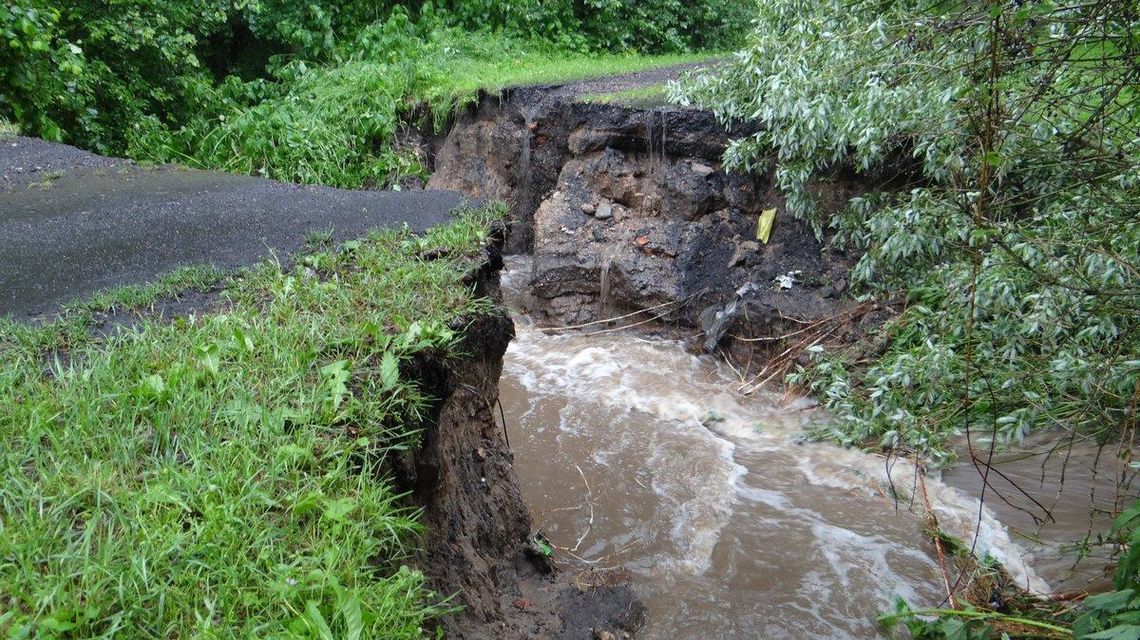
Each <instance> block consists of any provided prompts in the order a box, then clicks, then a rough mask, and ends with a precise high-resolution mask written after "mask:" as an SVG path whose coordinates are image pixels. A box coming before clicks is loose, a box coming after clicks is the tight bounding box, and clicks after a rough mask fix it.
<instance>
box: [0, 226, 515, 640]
mask: <svg viewBox="0 0 1140 640" xmlns="http://www.w3.org/2000/svg"><path fill="white" fill-rule="evenodd" d="M501 215H502V209H501V208H493V209H482V210H478V211H473V212H469V213H466V214H464V215H463V216H462V217H461V219H460V220H458V221H457V222H455V223H454V224H452V225H449V226H446V227H442V228H438V229H435V230H433V231H430V232H429V233H428V234H427V235H426V237H424V238H414V237H412V236H410V234H408V233H407V232H402V231H395V232H387V233H383V234H377V235H373V236H371V237H369V238H367V239H365V240H361V241H355V242H349V243H345V244H344V245H342V246H341V247H339V248H332V247H325V248H323V249H322V250H318V251H316V252H314V253H310V254H308V255H306V256H304V257H303V258H302V259H301V260H299V261H298V265H297V267H296V269H294V270H292V271H290V272H282V271H281V270H280V268H279V267H278V266H277V265H275V264H272V263H264V264H262V265H260V266H258V267H255V268H251V269H249V270H246V271H243V272H240V273H238V274H236V275H234V276H232V277H230V278H229V279H228V280H226V281H225V289H224V292H223V296H224V297H225V298H226V299H227V309H226V311H225V312H224V313H216V314H210V315H203V316H200V317H195V316H190V317H187V318H185V319H181V320H177V321H175V322H173V323H163V322H158V321H155V320H144V321H143V322H142V324H140V325H138V326H136V327H135V328H133V329H131V330H128V331H126V332H123V333H121V334H118V335H115V336H112V337H108V338H105V339H90V338H88V339H84V338H83V337H82V335H81V333H82V329H83V328H84V322H85V318H88V317H89V313H90V311H91V309H93V308H106V306H107V305H132V306H133V305H140V304H142V305H145V304H148V301H152V300H154V299H155V298H156V296H160V295H163V294H169V293H171V292H172V291H174V290H177V289H178V288H179V287H184V286H205V285H206V284H207V283H210V282H211V281H212V282H213V283H214V284H216V282H217V280H216V278H215V276H216V275H217V274H216V273H211V272H209V271H208V270H202V269H191V270H186V271H184V272H182V273H179V274H175V275H174V276H173V277H172V278H170V279H168V280H167V281H165V282H164V283H160V284H159V285H156V286H154V287H151V288H145V289H138V288H132V289H128V290H120V291H119V292H116V293H112V294H107V295H105V296H101V297H100V298H99V299H98V300H96V301H94V302H92V303H90V304H88V305H86V306H84V305H80V306H77V307H73V308H72V309H71V310H69V311H67V312H66V313H65V314H64V316H63V317H62V318H61V319H60V320H58V321H57V322H54V323H50V324H48V325H45V326H41V327H27V326H22V325H16V324H13V323H10V322H9V323H6V324H4V325H2V326H0V394H2V395H0V437H2V438H3V442H4V448H3V449H2V450H0V473H2V474H3V478H4V480H3V482H2V484H0V635H5V636H7V637H36V638H61V637H111V636H115V635H126V636H130V637H139V638H169V637H190V636H193V637H217V638H230V637H277V638H280V637H300V638H308V637H320V638H332V637H337V638H381V637H383V638H415V637H420V635H421V632H422V628H423V626H424V625H425V624H427V621H428V620H429V619H430V618H431V617H432V616H435V615H438V614H440V613H441V612H442V611H443V609H442V608H441V606H440V604H439V603H440V599H439V598H438V597H437V596H435V595H433V594H431V593H430V592H429V591H428V590H427V589H426V588H425V586H424V578H423V576H422V575H421V574H420V573H419V572H417V571H415V570H412V569H409V568H407V567H406V566H405V565H404V559H405V558H406V557H407V555H408V554H409V553H410V552H412V551H413V550H414V549H415V547H416V544H417V535H418V534H419V533H420V525H419V524H418V523H417V522H416V513H415V512H414V511H413V510H411V509H409V508H407V507H405V506H404V505H403V504H402V502H401V496H399V495H397V494H396V493H395V492H394V490H393V489H392V487H391V485H390V484H389V483H388V482H387V481H386V480H385V464H384V460H385V455H386V454H388V453H389V452H392V451H396V450H403V449H407V448H409V447H414V446H416V441H417V429H418V427H419V424H420V421H421V419H422V418H423V416H424V411H425V409H426V408H427V406H428V403H429V402H430V399H429V398H426V397H425V396H424V395H423V394H422V393H421V392H420V390H419V388H418V387H417V383H416V381H415V380H411V379H407V378H406V377H405V376H404V375H402V374H401V368H402V365H403V364H404V363H406V362H408V360H409V359H410V358H411V357H412V356H413V355H414V354H417V353H424V352H433V353H437V354H440V355H444V354H448V353H451V352H453V351H454V349H455V348H456V344H457V341H458V339H459V334H458V332H457V330H456V329H454V327H456V326H457V324H456V323H461V322H462V321H463V320H464V319H466V318H470V317H472V316H473V315H474V314H478V313H481V312H484V311H486V310H487V308H488V306H487V305H488V303H487V302H486V301H484V300H479V299H475V298H473V297H472V293H471V291H470V290H469V289H468V288H466V287H464V286H463V285H462V284H461V279H462V275H463V274H464V273H466V272H467V271H468V270H470V269H471V268H472V267H473V266H474V265H475V264H476V263H477V261H478V260H479V259H480V258H479V255H480V247H481V245H482V244H483V242H484V241H485V238H486V228H487V225H488V223H489V222H490V220H491V219H492V218H494V217H496V216H501ZM424 246H432V247H436V246H446V247H448V248H449V249H450V252H449V253H448V255H447V257H445V258H443V259H437V260H433V261H424V260H422V259H420V258H419V257H418V255H419V253H420V252H421V248H422V247H424ZM314 274H315V275H314ZM212 279H213V280H212ZM211 286H212V285H211ZM60 336H69V338H68V339H60ZM45 347H50V349H49V350H47V351H46V352H45Z"/></svg>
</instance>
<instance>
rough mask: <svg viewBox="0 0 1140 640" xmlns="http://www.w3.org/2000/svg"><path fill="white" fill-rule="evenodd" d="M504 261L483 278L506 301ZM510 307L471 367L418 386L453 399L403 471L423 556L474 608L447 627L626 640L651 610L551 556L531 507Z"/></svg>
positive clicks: (486, 332)
mask: <svg viewBox="0 0 1140 640" xmlns="http://www.w3.org/2000/svg"><path fill="white" fill-rule="evenodd" d="M502 264H503V263H502V260H501V259H500V258H498V254H497V253H495V252H492V253H491V254H490V256H489V259H488V262H487V264H486V266H485V267H484V268H483V269H482V270H480V271H479V272H478V273H477V274H474V275H473V277H472V279H471V286H474V287H476V288H477V290H478V291H479V293H480V295H485V296H489V297H491V298H493V299H495V300H500V299H501V293H500V289H499V271H500V269H501V268H502ZM514 334H515V331H514V324H513V323H512V321H511V319H510V317H509V316H508V315H507V314H506V312H505V311H504V310H500V311H498V312H496V313H495V314H492V315H489V316H487V317H484V318H480V319H478V320H477V321H476V322H475V323H474V324H472V325H470V326H468V327H467V328H466V330H465V334H464V335H465V337H464V341H463V344H462V345H461V347H460V352H462V353H465V354H469V355H468V356H467V357H465V358H463V359H462V360H461V361H458V362H457V361H454V360H452V361H435V360H424V361H421V362H418V363H417V364H416V369H417V370H416V372H415V373H414V377H415V378H416V379H419V380H421V381H422V383H423V384H424V385H425V389H426V390H427V391H428V392H429V393H430V394H432V395H433V396H435V397H438V398H441V400H440V402H439V403H438V404H437V405H436V406H435V407H434V408H433V411H432V415H431V417H430V418H429V420H428V423H427V425H426V428H425V431H424V434H423V446H422V447H421V449H420V450H419V451H416V452H414V453H413V454H411V455H410V456H408V457H407V459H406V460H405V461H404V463H403V465H401V469H402V471H401V478H402V480H403V482H404V483H405V484H406V486H407V488H408V490H409V491H411V495H412V500H413V502H414V503H415V504H417V505H419V506H421V507H422V508H423V510H424V511H423V523H424V525H425V526H426V528H427V537H426V539H425V541H426V546H425V548H424V550H423V552H422V555H421V562H422V566H423V570H424V572H425V573H426V574H427V575H428V576H429V579H430V580H431V582H432V585H433V587H434V588H436V589H437V590H438V591H439V592H440V593H443V594H455V600H454V602H455V604H457V605H460V606H462V607H463V609H462V611H459V612H458V613H456V614H454V615H452V616H448V617H446V618H444V619H443V620H442V621H441V622H442V623H443V625H444V626H445V628H446V629H447V630H448V633H449V637H455V638H477V639H482V638H486V639H488V640H489V639H492V638H563V639H566V640H591V639H592V638H594V637H595V635H596V634H598V633H609V634H613V635H612V636H610V637H624V636H625V635H626V634H628V633H632V632H634V631H636V629H637V628H638V627H639V626H640V625H641V623H642V616H643V610H644V607H643V606H642V604H641V603H640V602H639V601H638V600H637V598H636V597H635V596H634V595H633V592H632V591H631V590H630V589H629V588H628V587H627V586H623V585H616V586H608V587H603V588H592V589H582V588H580V587H579V586H578V585H576V584H575V583H574V581H573V578H574V576H573V575H572V574H569V573H559V572H556V571H555V570H554V567H553V565H552V564H551V563H550V561H549V560H548V559H547V558H546V555H545V554H544V552H543V551H542V550H541V548H540V544H539V543H537V542H535V541H534V540H533V539H532V534H533V533H535V532H534V529H533V527H532V523H531V517H530V513H529V511H528V509H527V507H526V504H525V503H524V502H523V498H522V494H521V491H520V487H519V480H518V477H517V476H516V474H515V470H514V454H513V453H512V451H511V449H510V447H509V446H508V445H507V442H506V439H505V433H506V432H505V427H504V425H501V424H500V423H499V420H498V418H497V416H498V415H499V412H498V410H497V409H496V406H497V405H498V399H499V389H498V384H499V377H500V375H501V373H502V370H503V355H504V353H505V352H506V350H507V345H508V344H509V343H510V341H511V339H512V338H513V337H514Z"/></svg>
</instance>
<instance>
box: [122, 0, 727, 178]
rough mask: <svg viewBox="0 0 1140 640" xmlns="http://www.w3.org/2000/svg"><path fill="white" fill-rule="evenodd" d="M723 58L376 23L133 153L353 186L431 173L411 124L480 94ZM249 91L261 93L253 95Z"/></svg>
mask: <svg viewBox="0 0 1140 640" xmlns="http://www.w3.org/2000/svg"><path fill="white" fill-rule="evenodd" d="M712 57H714V54H711V53H699V54H696V53H694V54H667V55H636V54H612V53H593V54H586V53H581V52H573V51H565V50H560V49H556V48H551V47H550V46H549V45H542V44H539V43H534V42H529V41H526V40H514V39H510V38H507V37H505V36H496V35H489V34H464V33H458V32H455V31H451V30H436V31H431V32H428V33H426V34H425V33H421V32H419V31H418V30H417V28H416V27H415V26H414V25H410V24H405V23H402V22H399V21H396V22H388V23H377V24H376V25H374V26H373V27H370V28H368V29H365V30H363V31H362V32H361V33H360V34H359V35H358V36H357V37H356V38H355V40H353V41H352V42H351V43H348V44H346V45H345V46H344V47H343V48H342V49H341V56H340V57H339V58H338V59H337V60H336V61H332V62H328V63H325V64H322V65H316V66H313V65H306V64H304V63H300V62H298V63H290V64H289V65H287V66H285V67H283V68H282V69H280V70H278V71H277V73H276V75H275V76H274V77H273V78H272V79H269V80H257V81H253V82H249V83H245V84H240V83H237V82H231V83H229V84H224V85H222V86H221V87H220V88H219V89H218V90H217V91H216V94H215V95H213V96H211V97H210V98H209V99H208V100H206V102H207V103H208V104H211V105H214V106H213V107H212V109H211V110H209V111H207V112H205V113H203V114H202V115H200V116H198V117H196V118H194V119H192V120H191V121H190V122H189V123H187V124H185V125H183V126H181V127H179V128H177V129H175V130H171V129H169V128H167V127H166V126H165V125H163V124H162V123H160V122H159V121H158V120H157V119H155V118H149V119H144V121H143V122H142V123H141V124H140V125H139V127H138V128H137V131H136V132H135V135H134V137H133V142H132V144H131V148H130V155H131V156H132V157H134V158H136V159H141V160H146V161H153V162H171V161H173V162H179V163H182V164H187V165H190V166H194V167H200V168H209V169H221V170H225V171H230V172H235V173H245V174H255V175H264V176H268V177H271V178H276V179H280V180H285V181H290V182H300V183H310V184H327V185H332V186H339V187H346V188H360V187H375V186H387V185H392V184H395V183H397V182H398V181H399V180H400V179H401V178H403V177H406V176H413V175H414V176H420V177H423V178H426V177H427V173H426V172H427V168H426V166H425V163H424V158H423V154H422V151H421V150H420V149H418V148H416V146H415V144H414V140H413V141H408V140H400V139H399V138H400V131H401V128H402V127H403V126H404V125H405V124H407V123H414V124H418V125H421V126H425V125H429V124H430V125H433V126H434V128H435V129H437V130H438V129H439V128H441V127H442V126H443V125H444V124H445V123H446V122H447V120H448V119H449V118H450V117H451V116H452V115H453V114H454V113H455V112H456V111H457V110H458V109H461V108H463V107H464V106H466V105H468V104H470V103H472V102H473V101H474V100H475V99H476V98H477V96H478V93H479V91H480V90H486V91H497V90H500V89H503V88H506V87H511V86H522V85H540V84H555V83H561V82H567V81H572V80H579V79H584V78H590V77H600V76H606V75H615V74H622V73H630V72H635V71H641V70H645V69H650V68H658V67H665V66H671V65H676V64H682V63H689V62H698V61H702V60H707V59H711V58H712ZM250 96H255V97H254V98H250Z"/></svg>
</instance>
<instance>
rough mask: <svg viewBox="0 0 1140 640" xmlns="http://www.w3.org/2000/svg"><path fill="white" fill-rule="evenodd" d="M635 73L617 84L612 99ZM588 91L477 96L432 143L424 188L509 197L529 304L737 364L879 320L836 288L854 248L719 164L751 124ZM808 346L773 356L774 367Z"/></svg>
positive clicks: (825, 193) (836, 189)
mask: <svg viewBox="0 0 1140 640" xmlns="http://www.w3.org/2000/svg"><path fill="white" fill-rule="evenodd" d="M674 77H675V74H674ZM665 79H668V78H665ZM663 81H664V79H662V78H657V77H651V78H648V79H646V80H645V81H644V82H648V83H651V84H652V83H660V82H663ZM644 82H642V83H639V82H637V79H633V81H632V82H626V83H624V84H621V83H618V84H617V85H616V86H617V87H618V89H619V93H617V94H616V95H617V96H619V97H620V95H621V92H620V90H621V89H625V90H627V91H628V90H629V88H630V87H634V88H636V87H639V86H644ZM602 86H603V87H604V86H605V85H602ZM598 90H599V86H598V85H597V84H596V83H580V84H577V85H569V86H560V87H533V88H520V89H514V90H509V91H505V92H503V93H502V94H500V95H486V96H484V97H483V98H482V100H481V101H480V102H479V103H478V105H476V106H474V107H472V108H471V109H469V110H468V111H467V112H466V113H464V114H462V115H461V116H460V117H459V118H458V119H457V121H456V122H455V124H454V126H453V127H452V128H451V130H450V133H449V134H448V135H447V136H446V137H443V138H439V139H436V140H435V141H434V142H433V143H432V145H431V154H430V155H431V158H432V160H433V166H434V171H435V172H434V174H433V176H432V179H431V181H430V182H429V187H431V188H439V189H453V190H457V191H460V192H463V193H466V194H468V195H472V196H477V197H487V198H496V199H502V200H505V201H507V202H510V203H511V204H512V218H511V220H512V227H513V228H512V233H511V241H510V243H509V245H508V249H509V251H510V252H512V253H520V254H533V258H534V259H533V263H532V264H533V272H532V274H531V278H530V282H531V287H530V288H531V290H532V292H533V294H534V295H533V297H532V299H531V301H530V304H529V308H528V309H527V311H528V312H530V313H532V314H533V315H535V316H536V317H537V318H540V319H541V320H543V321H544V322H546V323H548V324H551V325H555V326H563V327H566V326H570V327H579V328H587V329H590V330H608V329H610V328H614V327H617V326H628V325H633V324H637V325H638V326H645V325H648V326H649V327H658V328H662V327H668V328H673V329H678V330H680V332H681V333H683V334H685V335H693V334H694V333H696V334H698V336H697V337H698V339H697V340H695V341H694V347H695V348H700V349H703V350H705V351H709V352H711V351H714V350H718V349H719V350H720V351H721V352H722V353H723V354H724V355H725V356H726V357H728V358H729V359H730V360H733V361H734V362H736V363H737V364H738V365H739V366H740V367H741V371H742V374H744V375H748V371H749V369H750V368H756V369H759V368H762V367H763V363H765V362H770V361H771V360H772V359H773V358H775V357H776V356H779V355H780V352H781V350H785V349H786V347H787V346H789V345H788V344H786V341H784V340H781V339H780V338H779V337H780V336H783V335H786V334H789V333H792V332H795V331H799V330H800V329H803V328H804V327H805V326H814V327H815V328H817V329H820V331H817V332H816V331H813V332H811V336H810V337H811V338H813V339H814V338H816V337H818V336H819V335H820V334H821V333H828V334H830V335H831V337H833V338H837V339H844V335H843V334H853V332H858V331H859V327H860V326H865V325H866V324H868V323H876V322H878V321H879V320H881V318H882V316H883V313H882V311H881V310H880V309H876V308H874V307H873V306H869V305H862V306H860V305H856V304H854V303H853V302H852V301H851V300H850V299H849V296H846V295H845V293H846V291H847V288H848V283H847V274H848V272H849V270H850V267H851V265H852V263H853V261H854V259H855V257H856V256H849V255H845V254H843V253H841V252H838V251H836V250H834V249H832V248H829V247H827V246H826V244H825V243H824V242H821V240H820V239H819V238H817V236H816V235H815V234H814V233H813V231H812V229H811V228H810V226H809V225H808V224H807V223H806V222H804V221H801V220H796V219H793V218H791V217H790V216H788V215H785V214H784V197H783V195H782V194H781V193H780V191H779V189H778V188H777V186H776V184H775V176H774V175H773V174H772V173H771V172H769V173H767V174H761V175H751V174H743V173H739V172H733V171H727V170H726V169H725V168H724V167H723V164H722V162H721V157H722V155H723V153H724V151H725V149H726V148H727V146H728V144H729V142H730V140H731V139H733V138H737V137H741V136H746V135H748V134H750V133H753V132H754V131H755V130H754V129H750V128H748V127H737V128H735V129H732V130H728V131H726V130H725V128H724V127H723V126H722V125H721V123H719V122H718V121H717V120H716V118H715V116H714V115H713V114H711V113H709V112H705V111H700V110H695V109H689V108H683V107H678V106H670V105H664V104H663V105H657V106H654V105H636V106H634V105H626V104H622V103H621V101H620V100H607V101H596V100H593V99H592V95H593V94H594V93H595V92H596V91H598ZM867 180H868V179H867V178H866V177H861V176H857V175H855V174H853V173H838V174H836V175H834V176H833V177H832V179H830V180H828V181H827V182H821V183H819V184H818V185H817V187H816V196H817V197H818V198H819V199H820V201H821V203H822V206H823V207H824V209H835V208H838V207H842V206H844V205H845V203H846V202H847V201H848V199H849V198H850V197H852V196H855V195H858V194H859V193H861V192H862V191H863V190H865V186H863V185H866V184H867V183H868V182H867ZM765 210H775V212H776V217H775V223H774V225H773V227H772V230H771V235H770V238H768V239H767V241H766V242H764V241H761V240H760V239H759V238H758V237H757V226H758V222H759V217H760V215H761V214H762V213H763V212H764V211H765ZM804 333H807V332H804ZM801 335H803V334H801ZM851 339H852V338H851V335H847V336H846V340H847V341H850V340H851ZM799 342H803V341H799ZM808 342H810V340H809V341H808ZM808 342H804V343H803V344H801V345H800V349H799V350H796V349H795V348H793V349H792V351H791V352H789V353H785V354H783V357H782V358H781V368H786V366H789V365H790V364H792V363H793V362H794V359H795V357H796V356H799V355H802V350H803V348H806V346H808ZM792 346H793V347H794V346H795V345H794V344H793V345H792ZM788 356H791V357H788Z"/></svg>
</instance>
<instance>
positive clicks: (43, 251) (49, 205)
mask: <svg viewBox="0 0 1140 640" xmlns="http://www.w3.org/2000/svg"><path fill="white" fill-rule="evenodd" d="M463 199H464V198H463V196H462V195H461V194H459V193H456V192H447V191H419V192H414V193H395V192H370V191H346V190H342V189H332V188H328V187H309V186H299V185H292V184H284V183H280V182H275V181H273V180H265V179H261V178H253V177H248V176H235V175H229V174H223V173H215V172H206V171H193V170H188V169H183V168H179V167H171V166H168V167H158V168H155V169H144V168H141V167H138V166H136V165H134V164H133V163H131V162H129V161H126V160H117V159H113V158H103V157H100V156H97V155H94V154H90V153H87V152H84V151H80V150H78V149H75V148H73V147H68V146H66V145H60V144H52V143H47V142H43V141H41V140H35V139H30V138H15V139H12V140H6V141H3V142H0V315H5V314H10V315H12V316H13V317H15V318H17V319H19V318H28V317H29V316H36V315H41V314H45V313H49V312H51V311H53V310H54V309H55V308H56V307H58V306H59V305H60V304H62V303H65V302H68V301H70V300H74V299H79V298H84V297H87V296H90V295H91V294H92V293H94V292H96V291H99V290H101V289H105V288H108V287H114V286H119V285H124V284H138V283H144V282H149V281H152V280H154V279H155V278H157V277H158V276H160V275H161V274H163V273H166V272H169V271H171V270H173V269H175V268H176V267H178V266H182V265H186V264H205V263H211V264H214V265H216V266H218V267H222V268H227V269H228V268H234V267H239V266H245V265H249V264H252V263H255V262H256V261H258V260H260V259H262V258H264V257H267V256H270V255H282V256H287V255H289V254H291V253H293V252H295V251H296V250H297V249H299V248H300V247H301V246H302V245H303V244H304V243H305V241H306V238H307V236H308V235H309V234H311V233H318V232H320V233H323V232H331V233H332V235H333V238H334V239H335V240H338V241H340V240H346V239H349V238H353V237H360V236H363V235H365V234H367V233H368V232H369V231H370V230H372V229H376V228H384V227H391V226H395V225H402V224H407V225H408V226H409V227H410V228H411V229H412V230H413V231H417V232H418V231H423V230H425V229H427V228H429V227H431V226H434V225H437V224H440V223H444V222H447V221H449V220H451V219H452V214H451V212H452V210H453V209H455V208H456V207H457V206H459V205H460V204H461V203H462V201H463Z"/></svg>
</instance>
